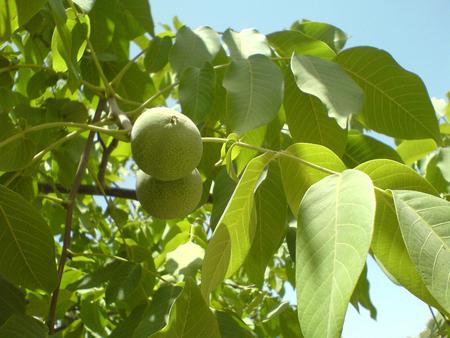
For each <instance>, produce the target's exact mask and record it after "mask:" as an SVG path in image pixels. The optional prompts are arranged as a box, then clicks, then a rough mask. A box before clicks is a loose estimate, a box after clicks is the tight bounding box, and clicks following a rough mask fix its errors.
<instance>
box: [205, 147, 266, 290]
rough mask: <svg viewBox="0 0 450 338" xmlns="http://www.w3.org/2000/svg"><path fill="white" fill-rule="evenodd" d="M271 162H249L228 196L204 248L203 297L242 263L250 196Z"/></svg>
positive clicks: (250, 231)
mask: <svg viewBox="0 0 450 338" xmlns="http://www.w3.org/2000/svg"><path fill="white" fill-rule="evenodd" d="M272 159H273V155H272V154H264V155H261V156H259V157H256V158H254V159H253V160H252V161H250V163H249V164H248V166H247V168H246V169H245V171H244V173H243V174H242V176H241V178H240V180H239V183H238V185H237V186H236V188H235V190H234V192H233V194H232V195H231V198H230V201H229V202H228V204H227V206H226V208H225V210H224V212H223V214H222V216H221V218H220V219H219V221H218V226H217V228H216V230H215V231H214V234H213V237H212V239H211V240H210V242H209V244H208V246H207V248H206V252H205V258H204V260H203V267H202V276H203V279H202V292H203V294H204V295H209V293H210V292H211V291H212V290H214V289H215V288H216V287H217V286H218V285H219V284H220V283H221V282H222V281H223V280H224V279H225V278H226V277H228V276H230V275H232V274H233V273H234V272H236V270H237V269H238V268H239V267H240V266H241V265H242V263H243V262H244V260H245V258H246V256H247V254H248V252H249V250H250V247H251V245H252V241H253V236H254V230H255V229H254V224H252V222H251V218H252V213H253V205H254V199H253V194H254V192H255V188H256V187H257V184H258V181H259V179H260V177H261V175H262V173H263V170H264V168H265V167H266V165H267V164H268V163H269V162H270V161H271V160H272Z"/></svg>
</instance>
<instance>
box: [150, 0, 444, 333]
mask: <svg viewBox="0 0 450 338" xmlns="http://www.w3.org/2000/svg"><path fill="white" fill-rule="evenodd" d="M150 2H151V5H152V10H153V17H154V19H155V22H156V23H169V22H170V21H171V19H172V17H173V16H174V15H177V16H178V17H179V18H180V19H181V21H182V22H183V23H185V24H187V25H188V26H190V27H194V28H195V27H197V26H201V25H208V26H211V27H213V28H214V29H216V30H218V31H223V30H225V29H226V28H228V27H231V28H233V29H235V30H240V29H243V28H248V27H254V28H257V29H258V30H260V31H261V32H263V33H270V32H273V31H276V30H280V29H283V28H287V27H289V25H290V24H291V23H292V22H293V21H295V20H297V19H302V18H304V19H309V20H316V21H323V22H327V23H331V24H334V25H336V26H338V27H340V28H341V29H343V30H344V31H345V32H346V33H347V34H348V35H349V36H350V40H349V42H348V46H356V45H370V46H375V47H379V48H383V49H385V50H387V51H388V52H390V53H391V54H392V55H393V57H394V58H395V59H396V60H397V62H399V63H400V64H401V65H402V66H403V67H404V68H406V69H408V70H410V71H413V72H415V73H417V74H418V75H419V76H420V77H421V78H422V79H423V80H424V82H425V84H426V86H427V88H428V91H429V93H430V95H432V96H435V97H439V98H444V97H445V94H446V93H447V91H448V90H450V42H449V37H450V25H449V24H448V23H449V21H450V2H449V1H448V0H409V1H408V0H377V1H367V0H365V1H364V0H340V1H338V0H309V1H305V0H277V1H273V0H259V1H258V0H247V1H245V0H224V1H211V0H209V1H207V0H191V1H186V0H176V1H170V0H151V1H150ZM369 279H370V281H371V286H372V287H371V296H372V300H373V302H374V303H375V306H376V307H377V309H378V321H377V322H374V321H373V320H371V319H370V318H369V315H368V313H367V312H366V311H364V310H363V311H362V314H361V315H359V314H358V313H357V312H356V311H355V310H354V309H353V308H352V307H349V311H348V313H347V318H346V323H345V327H344V333H343V337H344V338H406V337H415V336H417V335H418V334H419V332H420V331H421V330H422V329H423V328H424V327H425V323H426V321H427V320H428V319H429V318H430V313H429V311H428V308H427V306H426V305H425V304H423V303H422V302H420V301H418V300H417V299H416V298H414V297H413V296H411V295H410V294H409V293H408V292H407V291H406V290H404V289H401V288H399V287H397V286H395V285H393V284H392V283H391V282H390V281H389V280H388V279H387V278H386V277H385V276H384V275H383V273H382V272H381V271H380V270H379V269H378V267H377V266H376V264H375V263H374V262H373V261H370V262H369Z"/></svg>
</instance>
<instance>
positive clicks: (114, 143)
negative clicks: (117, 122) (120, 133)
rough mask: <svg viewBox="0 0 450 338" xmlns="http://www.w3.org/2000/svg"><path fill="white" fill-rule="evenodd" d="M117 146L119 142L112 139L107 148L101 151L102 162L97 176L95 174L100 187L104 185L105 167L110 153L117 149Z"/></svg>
mask: <svg viewBox="0 0 450 338" xmlns="http://www.w3.org/2000/svg"><path fill="white" fill-rule="evenodd" d="M100 139H101V138H100ZM118 144H119V140H118V139H116V138H114V139H113V140H112V141H111V143H110V144H109V146H108V147H106V148H104V149H103V154H102V160H101V162H100V165H99V167H98V174H97V178H98V181H99V182H100V183H101V185H102V186H104V185H105V174H106V166H107V165H108V162H109V157H110V156H111V153H112V152H113V151H114V149H116V148H117V145H118Z"/></svg>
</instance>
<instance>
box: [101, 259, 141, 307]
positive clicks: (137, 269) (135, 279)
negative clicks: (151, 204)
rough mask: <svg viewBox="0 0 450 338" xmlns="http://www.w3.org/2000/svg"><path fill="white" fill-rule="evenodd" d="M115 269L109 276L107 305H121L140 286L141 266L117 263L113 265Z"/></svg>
mask: <svg viewBox="0 0 450 338" xmlns="http://www.w3.org/2000/svg"><path fill="white" fill-rule="evenodd" d="M113 265H114V269H113V271H112V272H111V275H110V276H109V278H108V279H109V280H110V282H109V284H108V287H107V288H106V292H105V301H106V302H107V303H112V302H116V303H118V302H119V303H120V302H123V301H125V300H127V299H128V298H129V297H131V296H132V295H133V293H134V292H135V291H136V289H137V288H138V287H139V286H140V285H139V283H140V281H141V278H142V275H143V274H142V267H141V265H140V264H137V263H131V262H121V261H117V262H114V263H113Z"/></svg>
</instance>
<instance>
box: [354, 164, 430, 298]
mask: <svg viewBox="0 0 450 338" xmlns="http://www.w3.org/2000/svg"><path fill="white" fill-rule="evenodd" d="M355 169H357V170H361V171H362V172H364V173H366V174H367V175H369V176H370V178H371V179H372V181H373V183H374V185H375V186H377V187H379V188H381V189H414V190H419V191H422V192H425V193H428V194H433V195H434V194H437V192H436V190H435V189H434V188H433V187H432V186H431V185H430V184H429V183H428V182H427V181H426V180H425V179H424V178H423V177H422V176H420V175H419V174H417V173H416V172H415V171H414V170H413V169H411V168H410V167H407V166H406V165H403V164H401V163H398V162H394V161H391V160H372V161H369V162H366V163H363V164H360V165H359V166H357V167H356V168H355ZM376 197H377V211H376V215H375V228H374V234H373V238H372V244H371V249H372V251H373V254H374V255H375V257H376V258H377V261H378V262H379V263H381V264H382V266H383V268H384V269H385V270H386V271H387V272H388V273H389V274H390V275H392V276H393V277H394V278H395V279H396V280H397V281H398V282H399V283H400V284H401V285H403V286H404V287H405V288H406V289H408V290H409V291H410V292H411V293H412V294H414V295H415V296H416V297H418V298H420V299H422V300H423V301H425V302H426V303H429V304H432V305H433V306H436V305H437V303H436V301H435V300H434V299H433V297H432V296H431V295H430V293H429V292H428V290H427V288H426V287H425V285H424V284H423V282H422V279H421V278H420V276H419V274H418V272H417V270H416V268H415V266H414V264H413V262H412V261H411V258H410V257H409V254H408V252H407V250H406V247H405V244H404V242H403V238H402V233H401V231H400V227H399V225H398V221H397V216H396V213H395V206H394V201H393V200H392V197H391V196H389V195H386V194H383V193H381V192H379V191H376Z"/></svg>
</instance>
